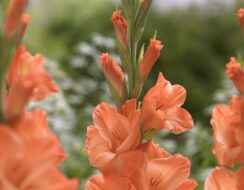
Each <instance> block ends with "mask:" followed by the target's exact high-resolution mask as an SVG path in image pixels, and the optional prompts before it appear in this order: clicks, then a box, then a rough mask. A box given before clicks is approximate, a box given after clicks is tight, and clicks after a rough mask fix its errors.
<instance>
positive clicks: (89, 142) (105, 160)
mask: <svg viewBox="0 0 244 190" xmlns="http://www.w3.org/2000/svg"><path fill="white" fill-rule="evenodd" d="M86 151H87V153H88V155H89V160H90V164H91V165H92V166H94V167H98V168H103V167H106V166H107V165H109V163H110V162H111V161H112V160H113V159H114V158H115V156H116V154H115V153H113V152H112V151H111V148H110V146H109V143H108V142H107V141H106V140H105V139H103V138H102V137H101V136H100V134H99V132H98V129H97V128H96V127H94V126H90V127H88V128H87V134H86Z"/></svg>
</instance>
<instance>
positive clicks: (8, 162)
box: [0, 110, 78, 190]
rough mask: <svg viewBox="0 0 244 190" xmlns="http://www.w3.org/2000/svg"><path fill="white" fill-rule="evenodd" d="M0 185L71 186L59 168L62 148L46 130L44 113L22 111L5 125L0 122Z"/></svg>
mask: <svg viewBox="0 0 244 190" xmlns="http://www.w3.org/2000/svg"><path fill="white" fill-rule="evenodd" d="M0 142H1V143H0V167H1V169H0V181H1V183H0V189H4V190H19V189H22V190H29V189H35V190H43V189H46V190H66V189H70V190H75V189H76V188H77V185H78V183H77V181H76V180H68V179H67V178H66V177H65V176H64V175H63V174H62V173H61V172H60V171H59V170H58V164H59V163H60V162H61V161H62V160H63V158H64V155H65V154H64V150H63V149H62V148H61V146H60V144H59V143H58V141H57V139H56V136H55V135H54V134H52V133H51V132H49V131H48V129H47V124H46V120H45V113H44V112H43V111H41V110H36V111H34V112H32V113H24V114H23V115H22V116H21V117H20V118H19V119H18V120H15V121H14V122H11V123H9V124H8V125H7V126H3V125H2V126H0Z"/></svg>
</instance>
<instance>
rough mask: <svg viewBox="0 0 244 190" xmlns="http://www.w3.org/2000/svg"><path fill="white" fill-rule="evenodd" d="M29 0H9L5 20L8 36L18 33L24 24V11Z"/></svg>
mask: <svg viewBox="0 0 244 190" xmlns="http://www.w3.org/2000/svg"><path fill="white" fill-rule="evenodd" d="M27 3H28V0H9V4H8V10H7V15H6V21H5V34H6V36H7V37H13V36H14V35H18V33H19V32H20V30H21V28H22V24H23V19H22V18H23V17H22V16H23V13H24V10H25V8H26V5H27Z"/></svg>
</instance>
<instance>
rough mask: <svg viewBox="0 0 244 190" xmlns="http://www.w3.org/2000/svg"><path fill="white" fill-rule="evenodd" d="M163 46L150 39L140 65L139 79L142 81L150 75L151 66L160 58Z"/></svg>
mask: <svg viewBox="0 0 244 190" xmlns="http://www.w3.org/2000/svg"><path fill="white" fill-rule="evenodd" d="M162 48H163V45H162V44H161V42H160V41H158V40H156V39H151V41H150V45H149V47H148V48H147V51H146V53H145V55H144V57H143V59H142V61H141V63H140V78H141V79H142V80H143V81H144V80H145V79H146V78H147V76H148V74H149V73H150V71H151V69H152V67H153V65H154V64H155V63H156V61H157V59H158V58H159V56H160V50H161V49H162Z"/></svg>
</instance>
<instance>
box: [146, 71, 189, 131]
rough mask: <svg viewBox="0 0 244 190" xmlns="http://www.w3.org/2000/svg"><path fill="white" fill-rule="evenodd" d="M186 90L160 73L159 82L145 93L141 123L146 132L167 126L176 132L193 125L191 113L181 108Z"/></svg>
mask: <svg viewBox="0 0 244 190" xmlns="http://www.w3.org/2000/svg"><path fill="white" fill-rule="evenodd" d="M185 98H186V91H185V89H184V88H183V87H182V86H180V85H171V84H170V82H169V81H167V80H165V78H164V77H163V74H162V73H160V74H159V77H158V81H157V84H156V85H155V86H154V87H152V88H151V89H150V90H149V91H148V92H147V94H146V95H145V97H144V99H143V102H142V109H141V124H142V129H143V131H144V132H146V131H149V130H151V129H156V130H157V131H160V130H161V129H163V128H165V129H167V130H169V131H171V132H173V133H175V134H179V133H182V132H185V131H187V130H189V129H191V128H192V127H193V120H192V117H191V115H190V114H189V113H188V111H186V110H185V109H183V108H181V106H182V104H183V103H184V102H185Z"/></svg>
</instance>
